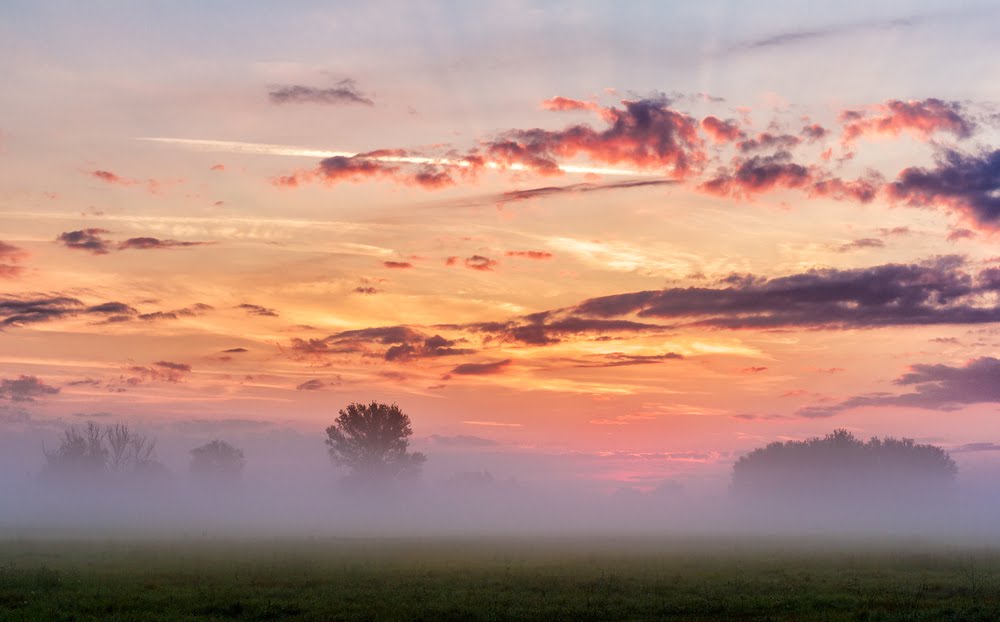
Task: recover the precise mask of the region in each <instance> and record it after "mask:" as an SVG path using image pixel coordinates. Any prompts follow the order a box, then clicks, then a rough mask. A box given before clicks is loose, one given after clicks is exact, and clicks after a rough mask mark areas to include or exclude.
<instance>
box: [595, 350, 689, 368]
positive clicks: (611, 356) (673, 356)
mask: <svg viewBox="0 0 1000 622" xmlns="http://www.w3.org/2000/svg"><path fill="white" fill-rule="evenodd" d="M595 358H598V359H600V360H599V361H597V362H588V363H583V364H581V365H577V367H626V366H630V365H653V364H656V363H663V362H665V361H680V360H683V358H684V355H682V354H678V353H676V352H666V353H664V354H625V353H623V352H611V353H608V354H601V355H598V356H597V357H595Z"/></svg>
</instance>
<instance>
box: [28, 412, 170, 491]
mask: <svg viewBox="0 0 1000 622" xmlns="http://www.w3.org/2000/svg"><path fill="white" fill-rule="evenodd" d="M155 447H156V442H155V441H153V440H152V439H150V438H149V437H147V436H145V435H142V434H139V433H137V432H135V431H133V430H132V429H130V428H129V426H128V424H125V423H116V424H113V425H108V426H106V427H101V426H99V425H97V424H95V423H92V422H91V423H88V424H87V425H86V427H84V428H83V430H82V431H81V430H77V429H76V428H75V427H71V428H69V429H68V430H66V431H65V432H63V436H62V438H61V439H59V447H57V448H56V449H55V450H53V451H48V450H46V449H45V448H44V447H43V448H42V451H43V453H44V454H45V471H44V472H45V474H46V475H47V476H50V477H56V478H62V479H94V478H99V477H101V476H104V475H106V474H109V473H115V474H132V475H136V474H151V473H158V472H160V471H162V470H163V465H161V464H160V463H159V462H157V461H156V458H155V453H154V450H155Z"/></svg>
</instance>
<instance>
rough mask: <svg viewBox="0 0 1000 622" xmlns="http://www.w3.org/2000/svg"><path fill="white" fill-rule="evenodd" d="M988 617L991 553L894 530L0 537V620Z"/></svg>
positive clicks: (992, 594)
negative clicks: (660, 535)
mask: <svg viewBox="0 0 1000 622" xmlns="http://www.w3.org/2000/svg"><path fill="white" fill-rule="evenodd" d="M671 618H674V619H684V620H714V619H723V620H996V619H1000V551H998V550H996V549H992V548H987V547H984V546H967V545H952V546H945V545H941V544H937V545H930V544H927V543H919V542H902V541H897V542H893V543H890V544H886V543H884V542H883V543H881V544H877V545H876V544H875V543H873V542H871V541H867V542H866V541H857V540H855V541H851V542H846V541H843V542H835V541H832V540H828V541H824V542H819V543H818V542H816V541H810V542H806V541H798V542H794V541H788V540H782V541H778V540H768V541H761V540H760V539H756V540H751V539H747V538H728V539H718V538H716V539H712V540H709V539H705V540H704V541H690V540H685V541H683V542H681V541H680V540H678V539H674V540H659V539H640V538H632V539H609V538H592V539H574V540H569V539H565V540H541V539H537V540H530V539H489V540H482V539H480V540H471V539H470V540H458V539H417V538H401V539H385V538H383V539H298V540H273V541H272V540H252V541H251V540H224V541H220V540H215V539H210V538H191V539H185V540H158V541H149V540H143V541H140V540H74V541H66V540H51V539H40V540H24V539H17V540H7V541H4V542H0V619H2V620H534V619H544V620H549V621H552V620H567V621H570V620H572V621H576V620H662V619H671Z"/></svg>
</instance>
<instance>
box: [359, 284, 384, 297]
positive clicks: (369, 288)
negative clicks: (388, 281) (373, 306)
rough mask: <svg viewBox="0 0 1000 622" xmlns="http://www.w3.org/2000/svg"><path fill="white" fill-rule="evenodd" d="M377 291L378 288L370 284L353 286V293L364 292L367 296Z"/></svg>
mask: <svg viewBox="0 0 1000 622" xmlns="http://www.w3.org/2000/svg"><path fill="white" fill-rule="evenodd" d="M378 291H379V290H378V289H376V288H374V287H372V286H370V285H359V286H358V287H355V288H354V293H355V294H365V295H367V296H371V295H373V294H377V293H378Z"/></svg>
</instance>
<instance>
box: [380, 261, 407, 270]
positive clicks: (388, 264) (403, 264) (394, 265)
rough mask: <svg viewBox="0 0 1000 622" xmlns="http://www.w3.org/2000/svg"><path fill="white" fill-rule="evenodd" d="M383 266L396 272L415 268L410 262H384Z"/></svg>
mask: <svg viewBox="0 0 1000 622" xmlns="http://www.w3.org/2000/svg"><path fill="white" fill-rule="evenodd" d="M382 265H383V266H384V267H386V268H390V269H395V270H405V269H406V268H412V267H413V264H412V263H410V262H408V261H383V262H382Z"/></svg>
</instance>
